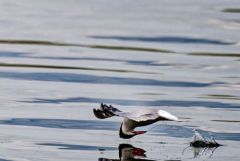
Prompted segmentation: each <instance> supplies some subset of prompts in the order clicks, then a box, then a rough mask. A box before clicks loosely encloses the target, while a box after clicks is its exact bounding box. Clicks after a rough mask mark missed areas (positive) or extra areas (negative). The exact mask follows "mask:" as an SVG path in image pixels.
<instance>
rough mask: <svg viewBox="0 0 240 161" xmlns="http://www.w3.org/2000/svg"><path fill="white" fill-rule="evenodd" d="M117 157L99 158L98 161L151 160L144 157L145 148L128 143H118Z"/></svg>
mask: <svg viewBox="0 0 240 161" xmlns="http://www.w3.org/2000/svg"><path fill="white" fill-rule="evenodd" d="M118 151H119V159H110V158H99V159H98V161H153V160H150V159H147V158H146V154H145V152H146V151H145V150H143V149H141V148H137V147H134V146H132V145H130V144H120V145H119V147H118Z"/></svg>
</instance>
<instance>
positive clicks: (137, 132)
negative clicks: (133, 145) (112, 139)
mask: <svg viewBox="0 0 240 161" xmlns="http://www.w3.org/2000/svg"><path fill="white" fill-rule="evenodd" d="M146 132H147V131H134V132H133V133H134V134H135V135H140V134H144V133H146Z"/></svg>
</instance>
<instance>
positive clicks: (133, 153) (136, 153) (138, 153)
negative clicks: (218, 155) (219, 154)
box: [98, 144, 217, 161]
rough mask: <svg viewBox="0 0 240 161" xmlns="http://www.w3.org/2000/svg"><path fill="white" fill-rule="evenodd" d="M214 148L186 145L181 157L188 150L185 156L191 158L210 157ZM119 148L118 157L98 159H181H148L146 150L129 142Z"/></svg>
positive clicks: (117, 160)
mask: <svg viewBox="0 0 240 161" xmlns="http://www.w3.org/2000/svg"><path fill="white" fill-rule="evenodd" d="M216 149H217V147H215V148H194V147H187V148H185V149H184V150H183V153H182V156H181V158H182V157H183V156H184V155H185V154H186V152H187V151H188V153H191V154H190V155H189V154H186V156H193V158H202V157H203V158H206V157H207V158H211V157H212V156H213V153H214V152H215V150H216ZM118 150H119V159H111V158H99V159H98V161H157V160H164V161H181V160H179V159H170V160H169V159H168V160H166V159H159V158H158V159H149V157H147V156H146V150H144V149H142V148H138V147H134V146H132V145H130V144H120V145H119V147H118Z"/></svg>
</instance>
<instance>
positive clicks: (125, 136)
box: [119, 124, 147, 139]
mask: <svg viewBox="0 0 240 161" xmlns="http://www.w3.org/2000/svg"><path fill="white" fill-rule="evenodd" d="M146 132H147V131H128V132H124V131H123V130H122V124H121V127H120V130H119V136H120V138H123V139H130V138H132V137H134V136H136V135H140V134H144V133H146Z"/></svg>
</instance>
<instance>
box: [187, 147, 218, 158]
mask: <svg viewBox="0 0 240 161" xmlns="http://www.w3.org/2000/svg"><path fill="white" fill-rule="evenodd" d="M217 148H219V147H213V148H196V147H187V148H185V149H184V150H183V155H184V154H185V152H186V151H187V150H188V151H189V152H192V153H193V158H201V157H207V158H211V157H212V156H213V154H214V152H215V150H216V149H217Z"/></svg>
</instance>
